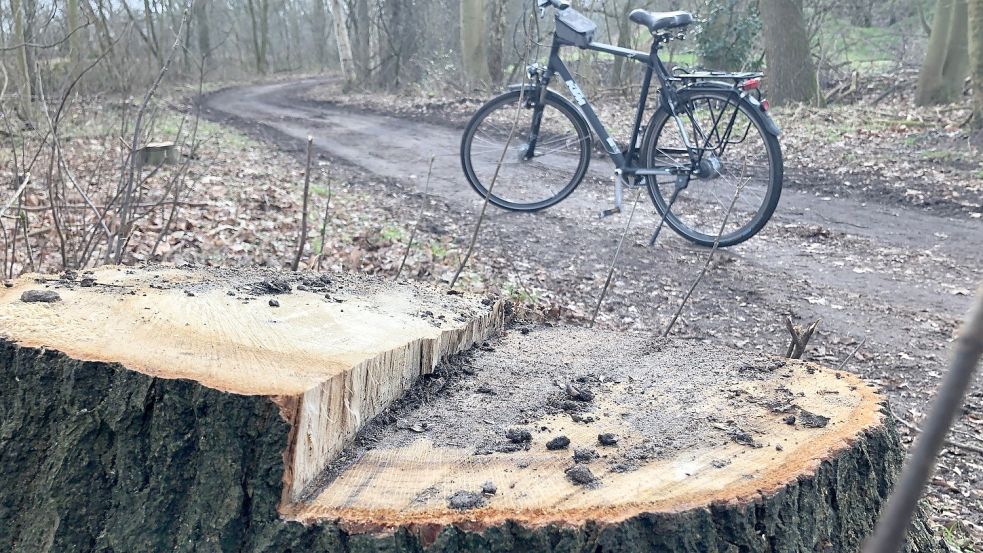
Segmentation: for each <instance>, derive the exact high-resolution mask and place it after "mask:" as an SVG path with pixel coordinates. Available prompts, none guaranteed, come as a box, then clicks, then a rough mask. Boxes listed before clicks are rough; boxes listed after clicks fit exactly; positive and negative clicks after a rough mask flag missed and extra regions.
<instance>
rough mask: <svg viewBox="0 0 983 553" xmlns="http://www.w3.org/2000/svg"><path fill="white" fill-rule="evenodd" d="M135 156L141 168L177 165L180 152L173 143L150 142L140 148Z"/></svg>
mask: <svg viewBox="0 0 983 553" xmlns="http://www.w3.org/2000/svg"><path fill="white" fill-rule="evenodd" d="M133 155H135V156H136V157H137V164H138V165H140V166H141V167H142V166H154V165H163V164H164V163H177V160H178V150H177V148H176V147H175V146H174V143H173V142H150V143H148V144H145V145H144V146H141V147H140V148H138V149H137V151H136V152H134V154H133Z"/></svg>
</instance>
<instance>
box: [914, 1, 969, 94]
mask: <svg viewBox="0 0 983 553" xmlns="http://www.w3.org/2000/svg"><path fill="white" fill-rule="evenodd" d="M967 20H968V6H967V4H966V0H938V3H937V4H936V7H935V18H934V20H933V21H932V34H931V36H930V38H929V43H928V49H927V51H926V53H925V61H924V62H923V63H922V67H921V71H920V72H919V75H918V89H917V92H916V93H915V103H916V104H918V105H920V106H925V105H932V104H944V103H948V102H952V101H955V100H956V99H957V98H958V97H959V95H960V94H961V93H962V89H963V80H964V79H965V78H966V74H967V72H968V70H969V44H968V43H969V37H968V23H967Z"/></svg>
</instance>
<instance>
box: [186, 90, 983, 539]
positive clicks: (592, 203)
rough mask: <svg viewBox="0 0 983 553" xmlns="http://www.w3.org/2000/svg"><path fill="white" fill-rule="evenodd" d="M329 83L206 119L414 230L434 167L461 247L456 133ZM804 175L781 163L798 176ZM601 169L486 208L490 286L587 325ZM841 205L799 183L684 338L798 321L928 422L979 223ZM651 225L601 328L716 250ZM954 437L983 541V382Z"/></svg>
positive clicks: (648, 220)
mask: <svg viewBox="0 0 983 553" xmlns="http://www.w3.org/2000/svg"><path fill="white" fill-rule="evenodd" d="M322 82H323V80H316V79H312V80H305V81H293V82H280V83H274V84H262V85H255V86H248V87H241V88H233V89H226V90H222V91H219V92H216V93H214V94H212V95H210V96H208V97H207V99H206V100H205V105H206V110H205V114H206V116H207V117H209V118H211V119H214V120H218V121H224V122H227V123H230V124H233V125H235V126H238V127H240V128H243V129H246V130H248V131H249V132H251V133H253V134H255V135H259V136H261V137H263V138H266V139H268V140H270V141H271V142H272V143H274V144H276V145H278V146H279V147H281V148H283V149H285V150H288V151H295V152H298V153H300V152H301V150H302V148H303V143H304V141H305V140H306V137H307V136H308V135H311V136H313V137H314V140H315V144H316V146H317V148H319V150H320V151H321V155H323V156H325V157H327V158H330V159H332V160H335V161H337V162H340V164H342V165H343V166H345V169H343V171H345V172H347V173H349V174H350V175H352V177H351V179H352V180H353V182H356V183H357V182H360V181H362V180H365V181H367V182H371V183H380V182H381V183H382V184H366V185H365V186H364V187H363V188H364V190H363V192H364V193H366V194H369V195H370V196H371V197H373V198H375V199H377V201H378V202H379V203H380V204H383V205H386V206H387V209H389V211H390V213H391V216H392V221H391V222H393V223H397V224H400V223H402V224H405V225H406V226H407V227H408V226H409V224H410V223H409V221H412V220H414V219H415V218H416V217H417V216H418V214H419V210H420V208H419V204H420V201H421V199H420V194H421V193H422V191H423V180H424V179H423V178H422V176H423V175H425V174H426V168H427V163H428V161H429V159H430V156H431V155H436V156H437V159H436V162H435V164H434V169H433V171H434V175H433V179H432V181H431V184H430V194H429V196H430V197H429V198H427V201H428V202H429V207H428V209H426V210H425V212H424V213H425V217H426V219H425V220H424V224H423V225H422V228H426V229H427V232H432V233H435V234H442V233H450V234H451V235H453V236H454V237H455V240H456V241H457V243H459V244H462V245H463V244H466V241H467V239H468V238H469V237H470V233H471V231H472V229H473V222H474V221H475V219H476V213H477V211H478V210H479V209H480V207H481V205H480V198H479V197H478V195H477V194H475V193H474V192H473V191H472V190H471V188H470V187H469V186H468V184H467V182H466V181H465V179H464V177H463V174H462V171H461V168H460V162H459V160H458V149H459V142H460V132H461V131H460V128H459V127H457V126H454V125H446V126H444V125H439V124H435V123H434V122H421V121H410V120H405V119H400V118H396V117H390V116H386V115H382V114H378V113H366V112H360V111H356V110H352V109H350V108H344V107H333V106H329V105H326V104H324V103H323V102H322V103H315V102H312V101H310V100H306V99H304V98H303V92H304V91H305V90H306V89H308V88H310V87H312V86H315V85H317V84H319V83H322ZM795 163H796V160H795V159H786V160H785V164H786V167H787V168H793V169H794V166H795ZM591 167H592V175H591V178H590V179H588V181H587V182H585V183H583V184H582V185H581V186H580V187H579V188H578V190H577V191H576V192H575V193H574V194H573V195H572V196H571V197H570V198H568V199H567V200H566V201H565V202H563V203H561V204H560V205H558V206H556V207H554V208H551V209H548V210H546V211H544V212H541V213H538V214H532V215H530V214H515V213H508V212H505V211H501V210H498V209H494V208H490V209H489V211H488V213H487V215H486V221H485V226H484V227H483V230H482V235H481V239H480V241H479V246H478V251H477V252H476V256H479V257H480V258H482V260H481V261H482V262H483V263H484V264H486V265H489V266H491V267H492V273H493V274H491V275H482V277H483V278H486V279H489V280H496V279H497V280H498V281H500V282H504V281H510V282H517V283H518V285H519V286H520V287H521V288H523V289H525V288H529V289H535V290H542V291H543V292H542V293H543V295H544V296H545V299H547V300H549V301H550V302H551V303H552V304H553V305H555V306H556V310H557V311H559V312H560V314H561V315H562V316H564V317H566V318H567V319H570V320H575V321H576V320H585V319H589V316H590V313H591V311H592V310H593V308H594V305H595V303H596V301H597V297H598V295H599V293H600V290H601V287H602V285H603V283H604V278H605V276H606V272H607V267H608V265H609V264H610V261H611V257H612V255H613V253H614V250H615V247H616V246H617V242H618V240H619V238H620V236H621V233H622V231H623V229H624V225H625V223H626V221H627V214H622V215H620V216H615V217H609V218H607V219H604V220H598V218H597V217H596V213H597V212H598V211H599V210H600V209H604V208H608V207H610V206H611V203H612V198H613V195H612V191H611V187H610V186H609V182H610V181H609V180H608V178H609V177H610V173H609V171H610V166H609V164H608V163H607V160H606V159H603V158H601V159H595V160H593V163H592V164H591ZM410 175H417V176H420V178H410ZM362 177H364V179H363V178H362ZM836 184H837V183H833V182H831V183H826V185H825V186H824V187H823V190H824V191H826V193H828V191H829V190H831V189H833V190H835V189H836ZM633 195H634V192H631V191H629V194H628V195H627V202H628V203H629V205H630V201H631V198H632V197H633ZM840 196H841V197H834V196H826V195H823V196H821V195H817V194H814V193H812V192H810V191H809V190H803V189H798V188H796V187H795V186H794V184H793V186H790V187H786V189H785V190H784V191H783V195H782V200H781V203H780V204H779V207H778V210H777V211H776V213H775V216H774V217H773V218H772V220H771V222H770V223H769V225H768V226H767V227H766V228H765V229H764V231H762V232H761V233H760V234H759V235H758V236H757V237H755V238H754V239H752V240H750V241H748V242H746V243H744V244H742V245H739V246H737V247H734V248H730V249H727V250H721V251H719V252H718V253H717V255H716V257H715V260H714V263H713V267H712V269H711V271H710V272H709V273H708V274H707V276H706V277H705V278H704V280H703V282H702V283H701V285H700V286H699V287H698V288H697V290H696V292H695V293H694V295H693V297H692V298H691V299H690V302H689V304H688V305H687V306H686V309H685V311H684V313H683V317H682V319H681V321H680V323H678V324H677V326H676V327H675V329H674V335H676V336H678V337H683V338H692V339H699V340H707V341H711V342H716V343H722V344H727V345H734V346H738V347H741V348H744V349H747V350H752V351H755V350H758V351H764V352H773V353H777V352H783V351H784V349H785V347H786V344H787V339H788V336H787V331H786V330H785V328H784V323H783V320H782V318H783V316H784V315H785V314H790V315H792V317H793V319H795V320H796V321H797V322H808V321H811V320H815V319H822V323H821V325H820V329H819V332H818V335H817V336H816V337H814V338H813V340H812V345H813V347H812V349H811V351H810V352H809V353H808V354H807V356H808V357H809V358H810V359H812V360H815V361H819V362H822V363H826V364H828V365H833V366H836V365H839V364H840V362H842V361H843V360H844V359H845V358H846V356H847V355H848V354H849V353H850V352H851V351H853V350H854V349H855V348H856V347H857V345H858V344H859V343H860V341H861V340H864V339H866V342H865V343H864V344H863V346H862V347H861V348H860V349H859V351H858V352H857V354H856V355H855V356H854V357H853V358H851V359H850V360H849V361H848V362H847V366H846V367H847V369H849V370H853V371H855V372H858V373H860V374H862V375H863V376H865V377H867V378H869V379H871V380H872V381H874V382H876V383H878V384H879V385H881V386H882V387H883V388H884V390H885V392H886V393H887V394H888V395H889V396H890V398H891V400H892V403H893V406H894V411H895V413H896V414H897V415H898V416H899V417H901V418H903V419H905V420H906V421H907V423H908V424H910V425H917V424H918V421H919V419H920V417H922V416H923V415H924V413H925V410H926V408H927V401H928V399H930V394H931V393H932V392H933V391H934V389H935V388H936V387H937V385H938V383H939V381H940V379H941V377H942V374H943V373H944V370H945V365H946V359H947V350H948V345H949V343H950V341H951V340H952V338H953V335H954V333H955V331H956V328H957V325H958V323H959V321H960V320H961V319H962V317H963V315H964V314H965V312H966V310H967V309H968V307H969V303H970V300H971V298H972V293H973V291H974V290H975V288H976V286H977V285H978V283H979V282H980V281H981V280H983V271H981V268H983V247H981V244H983V220H981V219H978V218H976V219H973V218H969V217H966V216H958V215H953V216H951V217H946V216H941V215H939V214H935V213H932V212H929V211H926V210H921V209H917V208H912V207H905V206H900V205H896V204H881V203H876V202H873V201H867V202H864V201H862V200H859V199H855V198H847V197H842V196H844V195H843V194H841V195H840ZM626 211H627V210H626ZM656 221H657V216H656V213H655V209H654V208H653V207H652V205H651V203H650V202H649V200H648V199H647V197H646V196H645V195H644V194H643V196H642V197H641V200H640V201H639V204H638V210H637V212H636V214H635V219H634V222H633V224H632V229H631V231H630V233H629V235H628V238H627V240H626V242H625V248H624V250H623V252H622V258H621V260H620V261H619V264H618V271H617V273H616V276H615V278H614V280H613V281H612V287H611V290H610V291H609V293H608V298H607V299H606V301H605V304H604V307H603V308H602V310H601V317H600V318H599V322H600V324H602V325H604V326H607V327H617V328H631V329H634V330H639V331H650V332H653V333H658V334H661V331H662V329H663V328H664V327H665V325H666V323H667V322H668V320H669V318H670V317H671V316H672V314H673V312H674V311H675V310H676V307H677V305H678V303H679V301H680V298H681V297H682V295H683V294H684V293H685V290H686V289H687V288H689V285H690V284H691V283H692V281H693V279H694V278H696V275H697V274H698V273H699V270H700V268H701V267H702V266H703V263H704V262H705V258H706V255H707V250H704V249H701V248H698V247H695V246H691V245H690V244H689V243H688V242H685V241H684V240H683V239H681V238H679V237H677V236H675V235H673V234H672V233H671V232H669V231H666V232H664V233H663V235H662V236H661V237H660V239H659V244H657V245H656V246H655V247H654V248H649V247H648V246H647V244H648V238H649V236H650V233H651V232H652V230H653V228H654V226H655V224H656ZM643 346H644V344H639V347H643ZM902 430H904V428H902ZM956 430H957V432H958V433H956V434H954V435H953V438H954V440H955V441H957V442H962V443H964V444H967V445H969V446H970V447H969V448H963V449H960V448H952V449H950V450H948V451H947V453H945V455H944V457H943V462H942V467H941V468H940V470H939V472H938V474H937V476H936V479H935V482H934V485H933V488H932V497H933V499H934V501H935V502H936V505H937V508H938V510H937V511H936V513H935V518H936V520H937V521H938V522H940V523H950V522H952V521H962V522H963V523H969V525H970V527H969V528H968V529H965V528H964V530H965V531H968V532H969V534H971V535H975V537H976V538H977V540H980V542H981V543H983V538H981V537H980V536H983V533H979V532H980V530H979V529H980V525H983V455H980V454H979V453H976V452H974V451H972V449H974V448H976V449H979V448H983V437H981V436H983V379H977V381H976V384H975V387H974V389H973V390H972V392H971V396H970V397H969V400H968V403H967V405H966V408H965V409H964V412H963V416H962V417H961V419H960V421H959V424H958V426H957V429H956ZM972 526H975V529H974V528H972Z"/></svg>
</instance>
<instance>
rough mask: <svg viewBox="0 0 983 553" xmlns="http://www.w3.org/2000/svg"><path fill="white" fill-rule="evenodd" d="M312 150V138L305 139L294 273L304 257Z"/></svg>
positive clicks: (292, 266)
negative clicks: (301, 196)
mask: <svg viewBox="0 0 983 553" xmlns="http://www.w3.org/2000/svg"><path fill="white" fill-rule="evenodd" d="M313 149H314V137H313V136H308V137H307V168H306V169H305V170H304V211H303V215H302V216H301V219H300V243H299V244H297V255H296V256H295V257H294V262H293V265H291V269H293V270H294V271H296V270H297V268H298V267H300V258H301V257H303V256H304V246H305V245H307V217H308V215H309V214H310V212H309V211H308V207H309V205H310V195H311V152H312V150H313Z"/></svg>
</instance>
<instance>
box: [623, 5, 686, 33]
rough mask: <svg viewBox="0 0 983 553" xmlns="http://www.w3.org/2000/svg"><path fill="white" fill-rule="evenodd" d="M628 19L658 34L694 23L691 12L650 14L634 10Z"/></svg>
mask: <svg viewBox="0 0 983 553" xmlns="http://www.w3.org/2000/svg"><path fill="white" fill-rule="evenodd" d="M628 19H630V20H632V21H633V22H634V23H638V24H639V25H645V26H646V27H648V28H649V31H651V32H653V33H654V32H656V31H659V30H662V29H674V28H676V27H685V26H687V25H689V24H690V23H692V22H693V15H692V14H690V13H689V12H650V11H646V10H632V12H631V13H630V14H629V15H628Z"/></svg>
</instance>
